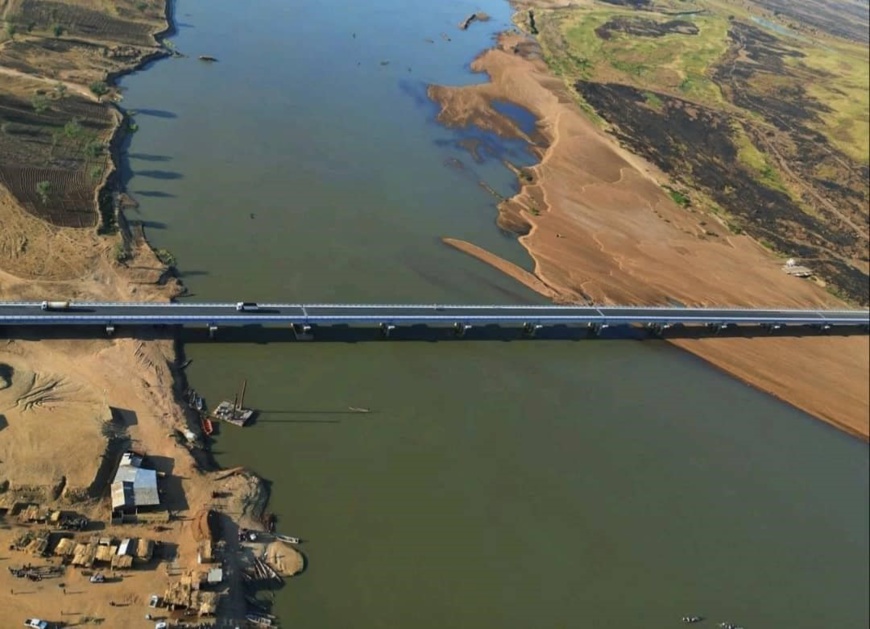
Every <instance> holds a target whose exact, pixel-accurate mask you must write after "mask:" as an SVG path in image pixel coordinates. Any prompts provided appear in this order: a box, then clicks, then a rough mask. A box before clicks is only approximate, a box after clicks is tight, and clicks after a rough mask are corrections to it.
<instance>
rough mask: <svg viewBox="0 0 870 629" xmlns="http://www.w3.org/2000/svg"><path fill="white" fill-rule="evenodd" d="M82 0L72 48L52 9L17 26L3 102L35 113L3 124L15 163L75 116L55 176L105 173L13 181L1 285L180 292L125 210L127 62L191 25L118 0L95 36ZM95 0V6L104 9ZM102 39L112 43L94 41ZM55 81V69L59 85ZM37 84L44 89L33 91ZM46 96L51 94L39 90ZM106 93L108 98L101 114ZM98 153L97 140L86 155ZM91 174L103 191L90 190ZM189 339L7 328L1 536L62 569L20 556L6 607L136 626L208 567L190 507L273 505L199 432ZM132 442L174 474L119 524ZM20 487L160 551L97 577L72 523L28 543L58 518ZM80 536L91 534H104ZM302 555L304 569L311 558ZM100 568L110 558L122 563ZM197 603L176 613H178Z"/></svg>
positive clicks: (70, 9)
mask: <svg viewBox="0 0 870 629" xmlns="http://www.w3.org/2000/svg"><path fill="white" fill-rule="evenodd" d="M59 6H60V5H59ZM5 9H6V13H5V14H4V16H3V17H4V19H5V20H6V22H7V25H8V24H10V23H11V24H17V21H15V20H19V19H24V17H23V16H21V15H19V14H17V13H16V14H14V15H12V14H11V13H10V12H11V11H13V9H16V7H15V6H14V5H9V6H6V7H5ZM82 11H86V10H85V9H82V8H81V7H78V6H77V5H73V4H69V5H68V6H67V5H64V8H63V9H62V10H61V9H59V10H58V11H57V12H56V14H55V17H54V18H53V19H56V20H57V22H56V24H55V27H54V33H53V40H52V43H51V44H50V46H51V47H60V48H61V49H62V50H61V52H63V51H65V54H54V55H52V56H50V57H48V58H44V57H42V56H41V55H42V54H43V48H42V46H43V44H44V42H45V41H46V40H47V39H48V38H49V37H50V35H49V34H47V33H44V32H43V30H48V27H49V25H42V24H39V23H36V24H34V25H33V26H31V27H30V28H28V29H27V30H26V31H22V32H21V34H18V33H16V32H15V29H14V28H12V29H10V28H7V33H11V34H12V35H11V36H10V37H9V38H8V39H7V40H6V41H5V42H3V44H2V46H0V64H3V63H14V64H15V67H16V68H23V69H25V70H27V72H25V71H23V70H20V69H17V70H14V71H12V72H10V73H7V74H6V75H5V76H6V77H7V78H8V81H6V83H5V84H4V91H6V90H8V94H4V95H3V96H4V98H5V99H6V100H4V102H5V103H7V104H8V103H11V104H12V107H13V108H17V109H19V110H20V111H22V112H24V115H25V116H27V118H26V119H27V120H28V121H30V124H31V127H32V129H33V130H32V132H29V133H27V134H25V133H23V132H22V133H18V131H19V129H18V128H17V127H10V125H9V124H8V123H4V129H3V132H4V134H5V135H4V138H5V140H6V141H7V143H8V142H13V144H11V145H9V146H12V147H13V149H15V150H14V151H12V152H8V153H4V155H3V157H4V160H3V161H4V162H6V163H4V164H2V166H3V167H4V169H6V171H11V172H15V171H14V169H15V168H16V167H18V166H20V165H21V164H18V163H16V155H18V152H20V153H21V154H22V155H28V151H31V152H32V151H33V150H40V149H39V147H40V146H41V143H40V142H39V138H40V136H41V135H42V134H48V133H54V134H55V135H57V132H56V131H55V130H54V127H55V126H57V125H60V126H62V127H63V134H62V136H58V137H63V138H66V139H67V140H69V144H70V147H69V150H70V153H69V156H70V158H71V159H69V160H68V161H67V162H63V163H58V164H57V165H56V168H55V170H53V171H51V173H49V176H52V175H54V174H57V173H58V172H66V171H64V170H63V169H66V170H67V171H70V172H72V173H73V175H72V176H69V175H65V176H66V179H64V178H59V179H58V180H57V181H58V182H63V181H67V180H70V181H78V180H77V179H75V178H76V177H78V174H77V173H76V170H77V169H78V170H85V171H87V176H88V177H90V179H89V180H87V181H88V184H87V186H82V185H81V184H80V183H79V184H77V185H79V188H75V189H73V188H69V187H64V185H65V184H61V183H57V184H55V185H48V186H46V187H45V190H44V191H43V195H42V196H43V199H42V203H41V204H39V203H33V202H28V200H27V197H26V196H25V197H24V198H22V196H21V194H26V193H28V192H29V191H28V190H27V189H26V188H22V189H21V190H18V189H16V193H15V194H13V193H11V192H10V191H8V190H7V189H5V188H4V187H0V223H2V225H3V226H4V229H3V230H0V300H13V301H14V300H32V301H39V300H41V299H57V298H64V299H71V300H79V301H89V300H105V301H128V300H134V301H171V300H172V299H174V298H175V297H177V296H179V295H180V294H182V293H183V291H184V288H183V286H182V285H181V283H180V282H179V281H178V280H177V278H176V277H175V274H174V273H173V271H172V269H171V268H169V267H168V266H167V264H166V263H165V260H161V259H159V258H158V256H157V255H156V254H155V252H154V251H153V250H152V248H151V247H150V246H149V244H148V242H147V241H146V240H145V237H144V233H143V232H142V230H141V229H138V228H136V226H135V225H133V226H131V225H130V224H129V223H128V222H127V221H126V220H125V218H124V215H123V207H122V203H121V199H122V198H123V197H124V192H125V191H124V184H125V182H124V181H123V178H122V168H121V164H122V163H123V161H122V160H123V159H124V156H123V153H124V151H125V150H126V148H127V146H128V145H129V143H130V141H131V139H132V136H131V135H130V133H129V131H130V130H131V117H130V116H129V115H128V114H127V113H126V112H125V111H124V110H123V109H122V108H120V107H118V106H117V105H116V104H115V103H116V102H117V101H118V100H119V98H118V94H119V91H118V90H117V87H116V82H117V81H118V79H119V78H120V77H121V76H124V75H126V74H129V73H130V72H134V71H137V70H140V69H143V68H145V67H146V66H147V65H148V64H149V63H151V62H153V61H155V60H157V59H160V58H163V57H166V56H169V55H170V54H171V53H170V51H169V50H168V49H167V48H166V47H165V46H163V45H162V38H163V37H165V36H167V35H169V34H171V33H173V32H174V28H175V27H174V22H173V19H172V18H173V15H172V11H173V3H172V2H171V1H170V2H164V0H149V1H148V2H143V3H140V5H139V8H138V11H139V12H140V13H139V14H133V15H134V17H133V18H132V19H128V20H126V21H125V20H122V19H119V18H118V17H117V16H115V15H108V14H107V15H106V16H103V17H102V18H100V19H103V20H104V21H103V22H102V24H103V25H104V26H105V30H99V31H98V32H97V33H96V34H93V33H89V34H88V36H87V37H86V38H84V39H81V38H79V37H83V36H80V34H79V33H77V29H79V28H80V26H79V22H77V21H76V20H77V16H78V18H81V16H83V15H85V13H82ZM107 11H108V9H107ZM127 15H128V16H129V14H127ZM87 16H88V17H89V18H91V19H95V18H94V16H93V14H92V13H87ZM67 35H69V37H70V39H67V38H66V36H67ZM128 36H129V39H126V38H127V37H128ZM95 37H101V38H103V39H98V40H95V39H94V38H95ZM65 47H68V48H65ZM92 49H96V50H98V51H100V54H98V55H96V56H94V55H92V54H91V51H92ZM83 50H84V51H85V52H82V51H83ZM46 85H50V86H53V87H52V89H53V91H52V92H51V93H49V94H48V95H46V91H45V86H46ZM60 86H62V87H60ZM98 92H99V93H98ZM32 94H35V95H34V96H33V104H32V106H31V104H30V103H29V102H28V100H27V99H29V98H30V95H32ZM43 96H44V98H43V100H41V101H40V100H39V99H38V98H37V97H43ZM98 102H99V103H102V107H100V106H99V105H97V103H98ZM84 106H88V107H91V109H86V110H84V111H87V112H89V114H88V117H87V118H85V119H84V124H81V120H80V119H79V118H78V117H76V116H77V114H76V112H80V111H83V109H82V108H83V107H84ZM100 110H104V111H103V112H102V114H100V113H95V112H99V111H100ZM40 116H42V117H41V118H40ZM67 116H71V118H67ZM101 116H102V117H101ZM46 118H47V119H48V122H46V121H45V119H46ZM21 119H22V120H24V119H25V118H21ZM103 119H105V121H107V124H105V125H104V127H103V128H101V131H102V133H100V134H98V135H94V136H91V135H89V134H90V133H91V132H90V131H89V129H91V128H96V127H94V126H92V125H91V124H90V120H103ZM109 121H110V123H111V124H108V122H109ZM17 124H22V125H23V123H17ZM33 137H35V138H36V143H35V146H36V147H37V148H36V149H33V148H32V147H31V146H30V145H29V144H27V142H28V140H27V138H33ZM22 138H23V139H22ZM14 142H18V144H14ZM85 142H87V143H88V144H87V145H86V146H83V145H85ZM83 148H84V151H83ZM82 154H86V156H87V157H86V158H84V159H82V158H81V155H82ZM60 157H63V156H62V155H61V156H58V154H57V153H55V152H54V147H53V146H52V151H51V152H49V153H47V158H46V159H48V160H49V162H48V163H52V160H55V159H59V158H60ZM10 160H12V162H10ZM23 162H24V163H23V166H24V167H25V168H24V169H23V170H24V171H25V172H26V171H27V169H28V168H29V169H30V170H31V171H35V172H38V173H40V174H39V175H38V176H39V177H43V176H46V175H44V174H42V173H46V172H48V171H46V170H42V171H40V170H39V168H40V167H41V166H39V165H29V164H28V163H27V161H26V160H23ZM98 168H99V170H97V169H98ZM10 169H11V170H10ZM95 174H98V175H99V178H98V179H97V178H96V177H94V176H93V175H95ZM8 181H9V179H8V177H7V178H5V179H3V182H4V185H6V183H7V182H8ZM83 187H84V188H85V189H87V188H89V189H90V191H91V192H92V193H93V194H92V195H91V194H90V193H88V194H84V193H82V192H81V190H80V188H83ZM70 190H72V192H70ZM72 194H75V195H78V196H75V197H73V196H71V195H72ZM73 198H74V199H76V200H77V201H76V202H77V203H80V204H82V205H86V204H87V203H86V201H85V199H87V198H90V199H91V200H92V205H91V207H90V208H89V211H88V212H84V211H82V214H81V215H82V216H83V217H84V216H85V215H87V220H85V219H84V218H83V219H82V220H80V221H79V224H77V225H75V226H74V225H70V224H67V223H64V222H63V220H56V219H57V217H58V216H60V214H58V213H57V212H54V213H52V212H53V211H54V210H53V208H54V206H57V208H59V211H61V212H62V211H64V210H65V208H66V207H68V204H69V203H70V199H73ZM28 203H29V204H28ZM46 206H48V207H46ZM179 356H180V352H179V350H178V347H177V346H176V340H175V339H174V338H173V337H172V334H171V333H169V332H161V331H155V332H154V333H153V335H152V336H151V337H150V338H135V339H134V338H128V337H125V336H124V335H123V333H121V334H120V335H118V336H117V337H115V338H105V339H93V338H84V337H83V338H78V337H76V335H65V334H64V333H61V332H58V333H56V334H49V335H48V336H46V335H44V334H41V335H39V336H33V337H29V336H28V335H27V333H20V334H17V335H16V336H15V337H14V339H8V340H5V341H4V342H3V343H2V344H0V508H2V509H0V519H2V520H3V523H4V526H3V529H4V530H3V531H2V535H0V544H2V545H3V547H4V548H9V549H10V550H9V552H7V553H6V555H7V556H6V557H4V558H3V559H4V561H5V562H6V563H7V564H8V565H9V567H10V568H11V567H18V566H21V565H25V564H31V565H34V566H38V565H39V566H44V567H46V569H48V567H49V566H51V567H54V568H57V569H58V570H59V572H58V573H57V575H60V576H59V577H58V578H55V579H48V578H47V579H44V580H43V581H40V582H38V583H31V582H29V581H26V580H19V579H16V578H15V576H14V575H13V574H12V573H11V572H10V571H7V570H3V571H2V573H0V581H2V583H0V606H2V608H3V610H4V613H5V616H4V617H9V618H15V617H19V618H26V617H34V616H39V617H41V618H44V619H46V620H49V621H51V622H56V623H64V624H68V623H87V622H91V621H93V622H101V623H105V624H107V625H110V626H123V625H124V624H127V623H129V622H130V621H132V620H133V619H134V618H137V619H141V617H142V613H143V612H142V610H143V609H145V608H146V606H147V604H148V598H149V597H150V596H151V594H154V593H157V594H159V595H162V594H163V593H164V592H165V591H168V590H169V589H170V585H171V584H172V583H173V582H177V580H178V576H181V575H182V574H193V572H195V571H196V569H197V566H198V560H197V554H198V552H199V550H200V545H199V542H200V540H197V539H196V534H195V531H194V530H193V529H194V527H193V524H192V521H193V518H192V517H190V515H191V514H195V513H199V512H202V511H204V510H208V509H212V510H214V511H215V512H216V513H220V514H221V517H222V518H224V519H225V522H224V523H223V524H224V526H222V527H221V529H220V531H219V532H215V537H214V539H213V541H214V542H215V545H216V546H219V544H218V542H219V541H221V540H223V541H224V542H233V541H234V537H233V532H234V530H235V528H236V527H239V526H244V527H247V528H255V529H258V528H261V526H262V525H261V523H260V516H261V512H262V511H263V509H265V506H266V502H267V501H268V491H267V489H266V485H265V483H264V482H263V481H262V479H260V478H259V477H257V476H256V475H254V474H253V473H251V472H248V471H244V470H240V471H237V473H235V474H232V475H227V476H223V475H222V474H221V473H220V472H219V471H218V470H216V468H215V466H214V465H213V463H212V461H211V457H210V456H209V455H208V450H207V448H206V447H204V446H205V443H204V442H203V438H202V437H201V436H198V435H199V433H200V430H201V427H200V425H199V421H198V418H197V417H194V416H193V414H192V413H191V412H190V411H189V410H188V409H186V408H185V406H184V404H182V403H181V402H180V401H179V395H180V392H181V391H182V390H183V389H184V387H185V383H184V382H183V380H184V374H183V371H182V370H181V369H180V368H179V367H178V364H179V360H180V359H179ZM119 448H135V450H136V451H138V452H141V453H143V454H144V455H145V457H146V465H147V466H148V467H152V468H153V469H156V470H157V472H158V475H159V477H160V478H162V479H163V480H162V481H159V485H158V486H159V487H160V502H161V507H162V508H163V509H164V510H165V511H163V513H164V514H165V516H166V519H165V521H164V522H162V523H160V524H153V523H151V524H149V523H139V524H127V525H114V524H111V523H110V521H109V520H110V518H109V515H110V514H109V511H110V509H109V506H108V500H107V496H108V482H109V480H110V476H111V475H112V474H114V466H115V465H116V463H117V457H118V456H120V451H119ZM70 452H73V453H75V456H70V455H69V453H70ZM216 496H225V497H224V498H220V499H218V498H217V497H216ZM21 504H31V505H37V506H38V507H39V508H40V509H46V510H48V511H53V510H60V511H62V512H63V513H67V514H76V516H81V517H85V518H87V519H88V520H90V521H91V522H92V524H93V526H92V527H91V529H93V530H99V531H100V535H101V536H102V537H107V538H114V539H116V540H118V539H121V538H125V537H132V538H138V539H149V540H151V541H153V542H156V544H157V546H156V548H157V550H156V551H155V556H154V559H153V560H151V561H145V562H139V561H137V562H136V564H135V565H134V569H133V570H127V571H124V570H121V571H114V570H113V571H112V573H111V575H112V576H111V577H110V578H107V580H106V582H105V583H103V584H100V585H93V584H91V583H90V582H89V581H88V571H87V570H78V569H73V568H70V567H66V568H63V567H61V558H60V557H59V556H55V552H56V551H55V545H56V543H57V541H58V539H57V538H56V536H53V537H52V538H51V539H50V544H49V546H48V548H47V549H46V550H47V553H48V556H47V557H41V556H38V555H36V556H35V555H33V554H31V553H30V552H29V551H28V550H27V549H26V548H24V547H23V546H22V545H21V544H22V542H21V540H23V539H24V540H26V539H28V536H33V535H38V534H39V532H40V531H42V530H45V522H44V521H40V520H36V521H30V520H28V519H24V518H20V517H19V516H18V515H17V513H16V511H17V510H18V508H19V505H21ZM67 535H68V536H74V539H75V540H76V541H77V542H80V543H85V542H86V541H87V539H88V538H89V537H90V536H91V535H92V533H91V532H88V531H87V530H86V531H84V532H82V533H67ZM237 554H238V553H236V554H234V553H227V554H226V557H224V559H225V560H226V561H228V562H231V563H232V562H236V561H238V557H236V555H237ZM288 556H289V555H288ZM296 563H298V562H296ZM169 564H172V565H173V566H174V568H173V570H171V571H167V570H165V569H164V568H165V567H166V566H168V565H169ZM291 564H293V565H291V566H290V568H291V569H292V568H293V567H294V566H295V565H296V564H295V563H293V562H291ZM234 565H235V564H234ZM95 569H96V570H98V571H99V570H104V571H106V573H107V574H108V573H109V568H108V566H105V565H104V566H102V567H100V566H99V564H98V565H97V566H95ZM134 577H135V578H134ZM61 581H62V582H63V583H60V582H61ZM224 586H225V587H226V590H227V591H226V592H225V596H224V598H223V601H222V603H221V604H220V605H219V607H218V610H217V614H218V617H219V618H229V619H231V620H234V621H236V622H240V619H241V618H243V617H244V614H245V611H246V602H245V600H244V596H243V592H242V584H241V575H240V574H238V573H237V571H233V572H232V574H228V576H227V580H226V581H225V583H224ZM76 595H78V596H76ZM82 595H85V596H82ZM163 611H164V613H165V612H166V611H167V610H163ZM180 613H181V612H178V613H174V614H170V615H167V616H165V617H166V618H170V617H171V618H173V619H175V618H176V617H177V616H178V614H180ZM158 615H159V614H158ZM155 617H156V616H155ZM213 618H214V616H212V617H211V619H213ZM189 621H190V620H189V619H188V622H189ZM203 621H204V622H208V621H209V617H208V616H207V617H206V618H203ZM16 622H18V621H16Z"/></svg>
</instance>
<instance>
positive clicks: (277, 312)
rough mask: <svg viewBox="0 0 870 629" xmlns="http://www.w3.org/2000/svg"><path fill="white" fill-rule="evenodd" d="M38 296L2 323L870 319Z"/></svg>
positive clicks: (836, 313) (868, 321) (1, 317)
mask: <svg viewBox="0 0 870 629" xmlns="http://www.w3.org/2000/svg"><path fill="white" fill-rule="evenodd" d="M40 303H41V302H0V325H111V324H114V325H120V324H128V325H130V324H133V325H135V324H149V325H156V324H165V325H191V324H197V323H199V324H210V325H252V324H276V325H277V324H299V325H341V324H345V325H361V324H372V325H377V324H382V323H383V324H392V325H417V324H430V325H451V324H454V323H460V324H464V325H474V324H477V325H492V324H496V325H498V324H506V325H511V324H517V325H519V324H524V323H528V324H533V325H548V324H549V325H556V324H587V325H593V324H598V325H645V324H663V325H667V324H670V325H675V324H684V325H704V324H711V325H726V324H734V325H741V324H744V325H764V324H772V325H819V326H823V325H831V326H866V325H870V312H868V311H867V310H790V309H750V308H675V307H624V306H617V307H611V306H607V307H605V306H597V307H593V306H551V305H546V306H498V305H468V306H466V305H438V304H428V305H427V304H417V305H414V304H384V305H365V304H277V303H275V304H259V310H257V311H254V312H239V311H237V310H236V304H235V303H198V304H197V303H177V304H161V303H156V304H155V303H124V302H122V303H96V302H75V303H73V304H72V305H71V307H70V308H68V309H61V310H42V309H41V307H40Z"/></svg>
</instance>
